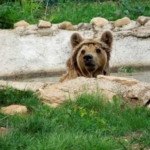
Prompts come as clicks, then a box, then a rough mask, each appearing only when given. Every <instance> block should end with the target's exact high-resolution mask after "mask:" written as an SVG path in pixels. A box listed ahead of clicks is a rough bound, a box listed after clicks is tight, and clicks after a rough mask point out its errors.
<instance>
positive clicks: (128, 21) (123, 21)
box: [114, 17, 131, 27]
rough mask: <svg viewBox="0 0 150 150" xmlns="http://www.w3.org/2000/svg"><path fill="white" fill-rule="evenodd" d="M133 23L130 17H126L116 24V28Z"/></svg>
mask: <svg viewBox="0 0 150 150" xmlns="http://www.w3.org/2000/svg"><path fill="white" fill-rule="evenodd" d="M129 23H131V20H130V19H129V18H128V17H124V18H122V19H118V20H116V21H115V22H114V25H115V27H122V26H124V25H127V24H129Z"/></svg>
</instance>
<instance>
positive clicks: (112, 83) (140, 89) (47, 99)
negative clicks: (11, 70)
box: [39, 75, 150, 106]
mask: <svg viewBox="0 0 150 150" xmlns="http://www.w3.org/2000/svg"><path fill="white" fill-rule="evenodd" d="M97 90H98V91H99V92H101V93H102V95H103V97H105V99H106V100H109V101H112V99H113V96H114V95H116V96H118V97H121V99H123V100H124V104H130V105H134V106H135V105H140V106H143V105H145V104H146V103H147V102H148V101H149V99H150V92H149V91H150V84H146V83H143V82H139V81H138V80H135V79H129V78H121V77H113V76H102V75H100V76H98V78H97V79H95V78H84V77H79V78H76V79H73V80H69V81H66V82H63V83H56V84H53V85H50V86H46V87H45V88H43V89H41V90H40V91H39V93H40V98H41V99H42V100H43V102H44V103H45V104H48V105H49V106H51V105H52V106H53V105H54V104H55V106H57V105H59V104H61V103H63V102H64V101H65V100H66V99H67V98H68V99H69V98H71V99H72V100H73V99H74V98H75V97H76V95H77V94H81V93H83V92H85V91H86V92H87V93H93V92H97ZM56 104H57V105H56Z"/></svg>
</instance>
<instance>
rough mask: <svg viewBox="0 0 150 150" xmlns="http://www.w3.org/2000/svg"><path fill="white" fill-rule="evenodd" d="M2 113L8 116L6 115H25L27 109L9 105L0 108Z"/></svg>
mask: <svg viewBox="0 0 150 150" xmlns="http://www.w3.org/2000/svg"><path fill="white" fill-rule="evenodd" d="M1 111H2V113H4V114H8V115H13V114H16V113H17V114H24V113H27V111H28V110H27V107H26V106H22V105H10V106H7V107H2V108H1Z"/></svg>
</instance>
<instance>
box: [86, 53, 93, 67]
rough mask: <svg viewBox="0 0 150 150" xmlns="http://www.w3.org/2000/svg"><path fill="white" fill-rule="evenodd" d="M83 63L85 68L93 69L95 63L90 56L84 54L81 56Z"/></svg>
mask: <svg viewBox="0 0 150 150" xmlns="http://www.w3.org/2000/svg"><path fill="white" fill-rule="evenodd" d="M83 61H84V64H85V66H86V67H88V68H89V67H90V68H93V67H95V63H94V62H93V56H92V55H91V54H85V55H84V56H83Z"/></svg>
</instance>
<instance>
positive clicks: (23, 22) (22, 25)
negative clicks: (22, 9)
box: [14, 20, 30, 28]
mask: <svg viewBox="0 0 150 150" xmlns="http://www.w3.org/2000/svg"><path fill="white" fill-rule="evenodd" d="M29 25H30V24H29V23H27V22H26V21H24V20H21V21H19V22H16V23H15V24H14V28H17V27H27V26H29Z"/></svg>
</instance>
